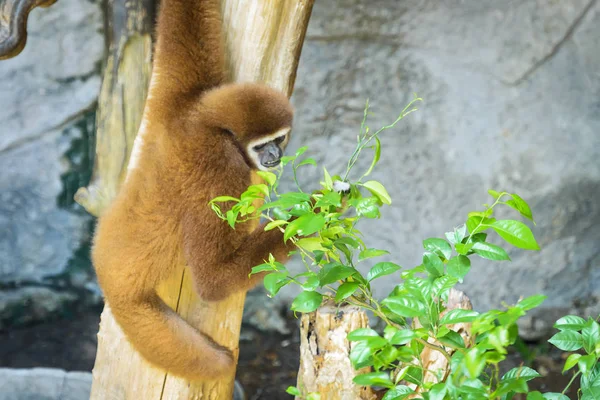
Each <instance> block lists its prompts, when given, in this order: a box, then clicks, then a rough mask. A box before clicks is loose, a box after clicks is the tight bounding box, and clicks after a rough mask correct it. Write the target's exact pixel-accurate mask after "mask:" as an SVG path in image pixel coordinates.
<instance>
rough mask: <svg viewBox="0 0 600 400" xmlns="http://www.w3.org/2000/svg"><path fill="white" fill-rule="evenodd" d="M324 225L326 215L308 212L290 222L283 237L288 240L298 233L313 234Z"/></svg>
mask: <svg viewBox="0 0 600 400" xmlns="http://www.w3.org/2000/svg"><path fill="white" fill-rule="evenodd" d="M323 226H325V217H323V216H322V215H321V214H306V215H303V216H301V217H298V219H295V220H293V221H292V222H290V223H289V224H288V226H287V227H286V228H285V233H284V234H283V239H284V240H286V241H287V240H288V239H289V238H291V237H292V236H294V235H296V234H298V235H302V236H308V235H312V234H313V233H315V232H318V231H319V230H320V229H321V228H323Z"/></svg>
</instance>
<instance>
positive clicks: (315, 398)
mask: <svg viewBox="0 0 600 400" xmlns="http://www.w3.org/2000/svg"><path fill="white" fill-rule="evenodd" d="M306 400H321V395H320V394H319V393H309V394H308V396H306Z"/></svg>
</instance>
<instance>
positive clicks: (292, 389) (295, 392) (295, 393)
mask: <svg viewBox="0 0 600 400" xmlns="http://www.w3.org/2000/svg"><path fill="white" fill-rule="evenodd" d="M285 392H286V393H287V394H291V395H292V396H300V390H298V388H297V387H295V386H289V387H288V388H287V389H286V390H285Z"/></svg>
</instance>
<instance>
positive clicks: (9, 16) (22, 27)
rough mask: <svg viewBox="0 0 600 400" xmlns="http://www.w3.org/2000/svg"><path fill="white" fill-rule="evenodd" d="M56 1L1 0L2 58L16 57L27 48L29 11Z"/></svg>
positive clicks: (0, 53) (0, 57) (0, 56)
mask: <svg viewBox="0 0 600 400" xmlns="http://www.w3.org/2000/svg"><path fill="white" fill-rule="evenodd" d="M54 3H56V0H0V60H5V59H7V58H12V57H15V56H16V55H18V54H19V53H20V52H21V51H23V49H24V48H25V44H26V43H27V19H28V17H29V12H30V11H31V10H33V9H34V8H35V7H49V6H51V5H52V4H54Z"/></svg>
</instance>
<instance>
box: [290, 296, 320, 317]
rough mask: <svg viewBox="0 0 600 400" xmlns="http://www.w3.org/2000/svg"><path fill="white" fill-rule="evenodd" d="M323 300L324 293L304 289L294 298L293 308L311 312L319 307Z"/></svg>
mask: <svg viewBox="0 0 600 400" xmlns="http://www.w3.org/2000/svg"><path fill="white" fill-rule="evenodd" d="M322 301H323V295H322V294H321V293H318V292H313V291H304V292H302V293H300V294H299V295H298V296H297V297H296V298H295V299H294V301H293V302H292V307H291V308H292V310H293V311H297V312H303V313H309V312H313V311H315V310H316V309H317V308H319V306H320V305H321V302H322Z"/></svg>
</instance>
